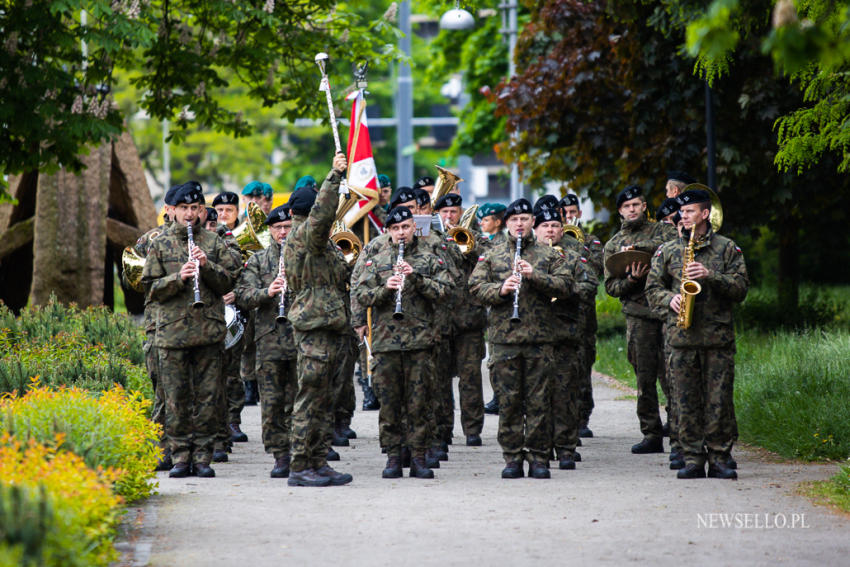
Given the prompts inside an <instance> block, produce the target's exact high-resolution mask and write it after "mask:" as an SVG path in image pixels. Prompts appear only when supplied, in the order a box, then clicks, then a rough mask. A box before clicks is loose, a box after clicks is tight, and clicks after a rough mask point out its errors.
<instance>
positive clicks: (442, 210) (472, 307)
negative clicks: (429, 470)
mask: <svg viewBox="0 0 850 567" xmlns="http://www.w3.org/2000/svg"><path fill="white" fill-rule="evenodd" d="M462 206H463V200H462V198H461V196H460V195H457V194H455V193H449V194H447V195H444V196H443V197H441V198H440V199H439V200H438V201H437V203H436V205H435V209H436V210H437V212H438V213H439V215H440V217H442V219H443V224H444V226H446V227H447V228H452V227H455V226H457V225H458V223H459V222H460V217H461V211H462ZM470 232H471V234H472V236H473V239H475V248H473V249H472V252H471V253H469V254H462V253H461V254H454V256H455V262H456V263H457V267H458V271H459V280H458V282H457V284H456V288H455V291H454V294H453V295H454V302H453V304H452V306H451V308H450V310H449V313H451V314H452V319H453V323H454V329H453V334H452V339H451V342H452V345H453V348H452V349H451V352H452V353H453V354H454V358H455V363H454V365H453V366H454V368H456V370H457V376H458V393H459V394H460V423H461V427H462V428H463V434H464V435H465V436H466V444H467V445H469V446H480V445H481V430H482V428H483V427H484V393H483V390H482V384H481V380H482V378H481V359H483V358H484V355H485V347H484V329H485V328H486V327H487V311H486V309H485V308H484V306H483V305H482V304H481V303H480V302H479V301H478V300H477V299H476V298H475V297H473V296H472V295H471V294H470V293H469V287H468V285H467V284H468V281H469V275H470V274H471V273H472V270H473V269H474V268H475V265H476V263H477V261H476V260H477V258H478V254H475V252H480V250H481V247H482V245H483V238H481V237H480V236H476V233H475V232H472V231H470ZM479 234H480V233H479ZM476 248H477V250H476ZM452 250H458V251H459V249H458V248H457V246H456V245H453V246H452ZM449 387H450V388H449V395H451V394H452V390H451V381H449ZM452 405H453V404H452ZM452 414H454V412H452Z"/></svg>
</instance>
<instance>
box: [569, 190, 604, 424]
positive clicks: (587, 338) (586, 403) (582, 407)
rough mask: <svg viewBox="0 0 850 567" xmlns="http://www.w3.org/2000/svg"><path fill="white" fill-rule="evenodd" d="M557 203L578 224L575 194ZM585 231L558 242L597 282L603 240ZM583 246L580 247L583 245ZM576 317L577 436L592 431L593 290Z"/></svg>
mask: <svg viewBox="0 0 850 567" xmlns="http://www.w3.org/2000/svg"><path fill="white" fill-rule="evenodd" d="M558 206H559V207H560V210H561V215H562V218H563V220H564V222H567V223H570V224H573V225H576V226H578V227H579V228H582V227H581V223H580V220H581V215H582V212H581V206H580V204H579V199H578V197H577V196H576V195H573V194H572V193H568V194H567V195H565V196H564V197H563V198H562V199H561V200H560V201H559V202H558ZM583 232H584V242H577V241H576V240H575V239H573V238H572V237H571V236H569V235H568V236H567V238H569V239H570V240H567V239H562V240H561V244H562V245H563V246H565V247H566V245H567V244H570V245H571V246H573V247H575V248H576V250H577V251H578V252H579V254H581V255H582V256H583V257H584V258H585V259H587V265H586V267H587V268H589V269H590V270H591V271H592V272H593V274H594V276H595V277H596V280H597V282H598V281H599V280H601V279H602V274H603V270H604V268H603V265H602V258H603V249H602V241H601V240H599V238H597V237H596V235H594V234H591V233H589V232H586V231H583ZM582 248H583V249H582ZM579 317H580V319H581V327H582V331H581V337H580V339H579V353H580V357H581V373H580V379H579V393H578V396H579V398H578V406H579V420H580V422H579V436H580V437H593V431H591V430H590V428H589V427H588V422H589V421H590V414H591V413H592V412H593V405H594V404H593V383H592V380H591V376H592V374H593V364H594V363H595V362H596V329H597V323H596V293H594V294H593V296H590V297H583V299H582V301H581V304H580V306H579Z"/></svg>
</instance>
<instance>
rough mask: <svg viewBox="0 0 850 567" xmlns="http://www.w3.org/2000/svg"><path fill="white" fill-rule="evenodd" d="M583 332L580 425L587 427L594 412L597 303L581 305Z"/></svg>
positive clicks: (581, 340)
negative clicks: (593, 378)
mask: <svg viewBox="0 0 850 567" xmlns="http://www.w3.org/2000/svg"><path fill="white" fill-rule="evenodd" d="M580 309H581V316H582V319H583V323H584V325H583V332H582V336H581V339H580V340H579V343H578V351H579V352H578V356H579V359H580V368H579V375H578V411H579V427H587V423H588V421H590V414H591V413H592V412H593V406H594V404H593V384H592V380H591V377H592V375H593V364H594V363H595V362H596V328H597V325H596V305H595V304H594V305H584V304H582V306H581V308H580Z"/></svg>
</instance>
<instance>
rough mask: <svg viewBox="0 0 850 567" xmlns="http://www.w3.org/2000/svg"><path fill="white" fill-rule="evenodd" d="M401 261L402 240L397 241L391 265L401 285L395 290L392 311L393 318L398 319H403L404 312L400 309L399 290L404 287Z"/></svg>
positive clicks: (402, 260)
mask: <svg viewBox="0 0 850 567" xmlns="http://www.w3.org/2000/svg"><path fill="white" fill-rule="evenodd" d="M402 262H404V240H401V241H399V243H398V259H397V260H396V262H395V266H393V272H394V275H396V276H399V275H400V276H401V285H400V286H399V287H398V289H397V290H396V292H395V311H394V312H393V319H396V320H398V321H400V320H402V319H404V313H403V312H402V310H401V291H402V290H403V289H404V272H403V271H402V270H401V264H402Z"/></svg>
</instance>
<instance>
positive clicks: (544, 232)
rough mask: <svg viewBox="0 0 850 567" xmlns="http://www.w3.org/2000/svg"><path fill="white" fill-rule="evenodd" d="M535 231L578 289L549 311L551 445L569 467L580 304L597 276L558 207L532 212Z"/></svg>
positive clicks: (575, 423)
mask: <svg viewBox="0 0 850 567" xmlns="http://www.w3.org/2000/svg"><path fill="white" fill-rule="evenodd" d="M534 233H535V236H536V237H537V243H538V244H540V245H543V246H550V247H552V248H553V249H554V250H555V251H557V252H558V253H559V254H561V255H562V256H563V258H564V262H565V265H566V267H567V268H568V269H569V270H570V271H571V272H572V275H573V280H574V281H575V289H574V291H576V292H577V293H576V294H574V295H573V296H572V297H570V298H569V299H559V300H557V301H554V302H553V303H552V304H551V315H550V316H551V317H553V318H554V319H555V320H556V321H557V322H558V325H557V326H556V327H555V338H556V339H557V343H556V344H555V347H554V356H555V364H554V366H553V373H554V375H555V380H553V383H552V404H551V419H552V421H551V423H552V448H553V449H554V451H555V456H556V458H557V459H558V468H560V469H564V470H571V469H575V468H576V462H577V461H580V460H581V456H580V455H579V454H578V453H577V452H576V446H577V445H578V443H579V423H580V414H579V392H580V387H581V373H582V362H583V361H582V358H581V349H580V344H581V338H582V336H581V334H582V331H583V329H584V327H583V323H584V322H583V319H582V316H581V306H582V303H584V302H586V301H587V300H588V298H589V299H590V301H593V300H594V298H595V297H596V287H597V285H598V280H597V279H596V276H595V275H594V274H593V272H592V270H591V269H589V268H588V267H587V259H586V258H584V257H582V256H581V252H580V251H579V249H578V247H577V246H575V244H573V243H571V242H569V241H570V240H573V239H571V238H570V237H568V236H564V230H563V224H562V223H561V216H560V214H559V213H558V211H557V209H550V208H546V207H542V208H540V209H538V212H537V214H536V215H535V216H534ZM565 241H566V242H565ZM582 251H583V249H582Z"/></svg>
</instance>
